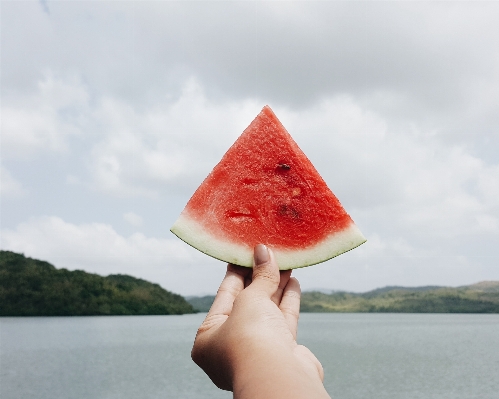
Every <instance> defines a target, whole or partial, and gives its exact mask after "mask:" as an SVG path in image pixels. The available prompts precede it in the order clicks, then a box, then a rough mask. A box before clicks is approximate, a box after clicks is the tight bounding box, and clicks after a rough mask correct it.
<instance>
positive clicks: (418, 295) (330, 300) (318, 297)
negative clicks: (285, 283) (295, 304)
mask: <svg viewBox="0 0 499 399" xmlns="http://www.w3.org/2000/svg"><path fill="white" fill-rule="evenodd" d="M301 311H302V312H385V313H499V282H493V281H488V282H483V283H478V284H474V285H470V286H465V287H458V288H450V287H415V288H407V287H386V288H383V289H378V290H374V291H370V292H366V293H364V294H354V293H349V292H335V293H332V294H323V293H321V292H305V293H303V295H302V302H301Z"/></svg>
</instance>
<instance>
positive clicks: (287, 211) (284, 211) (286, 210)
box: [279, 205, 300, 219]
mask: <svg viewBox="0 0 499 399" xmlns="http://www.w3.org/2000/svg"><path fill="white" fill-rule="evenodd" d="M279 215H281V216H291V217H292V218H293V219H299V218H300V213H299V212H298V211H297V210H296V209H295V208H293V207H291V206H288V205H280V206H279Z"/></svg>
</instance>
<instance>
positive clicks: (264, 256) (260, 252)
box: [254, 244, 270, 266]
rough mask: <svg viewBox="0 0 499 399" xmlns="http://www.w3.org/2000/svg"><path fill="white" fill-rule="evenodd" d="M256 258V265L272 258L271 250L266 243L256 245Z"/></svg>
mask: <svg viewBox="0 0 499 399" xmlns="http://www.w3.org/2000/svg"><path fill="white" fill-rule="evenodd" d="M254 259H255V266H258V265H261V264H263V263H266V262H268V261H269V259H270V256H269V250H268V249H267V247H266V246H265V245H263V244H258V245H257V246H256V247H255V253H254Z"/></svg>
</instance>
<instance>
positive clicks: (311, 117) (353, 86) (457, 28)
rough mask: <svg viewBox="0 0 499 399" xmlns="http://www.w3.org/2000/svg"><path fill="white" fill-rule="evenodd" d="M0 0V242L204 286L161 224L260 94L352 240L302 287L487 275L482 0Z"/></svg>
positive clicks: (496, 162)
mask: <svg viewBox="0 0 499 399" xmlns="http://www.w3.org/2000/svg"><path fill="white" fill-rule="evenodd" d="M0 6H1V10H0V11H1V82H0V83H1V86H0V90H1V214H0V218H1V219H0V220H1V226H0V228H1V243H0V247H1V249H8V250H12V251H17V252H22V253H24V254H25V255H26V256H30V257H35V258H39V259H44V260H47V261H49V262H51V263H53V264H54V265H55V266H57V267H65V268H68V269H83V270H86V271H90V272H95V273H99V274H102V275H107V274H110V273H126V274H130V275H133V276H137V277H141V278H144V279H147V280H150V281H153V282H157V283H159V284H161V285H162V286H163V287H164V288H166V289H169V290H172V291H174V292H178V293H181V294H184V295H195V294H205V293H214V292H215V291H216V289H217V287H218V284H219V282H220V280H221V278H222V276H223V274H224V270H225V264H223V263H222V262H220V261H216V260H214V259H211V258H209V257H207V256H205V255H203V254H200V253H198V252H197V251H195V250H193V249H192V248H190V247H189V246H187V245H186V244H184V243H183V242H181V241H180V240H179V239H177V238H176V237H175V236H173V234H172V233H170V231H169V229H170V227H171V225H172V224H173V222H174V221H175V220H176V218H177V216H178V215H179V213H180V212H181V211H182V209H183V207H184V205H185V203H186V202H187V200H188V199H189V197H190V195H191V194H192V193H193V192H194V190H195V189H196V188H197V186H198V185H199V184H200V183H201V181H202V180H203V179H204V177H205V176H206V175H207V174H208V173H209V171H210V170H211V168H212V167H213V166H214V165H215V164H216V163H217V161H218V160H219V159H220V157H221V156H222V155H223V154H224V152H225V151H226V150H227V149H228V147H229V146H230V145H231V144H232V142H233V141H234V140H235V139H236V138H237V137H238V135H239V134H240V133H241V132H242V131H243V129H244V128H245V127H246V126H247V125H248V124H249V123H250V122H251V120H252V119H253V118H254V117H255V116H256V115H257V114H258V112H259V111H260V109H261V108H262V107H263V106H264V105H265V104H269V105H270V106H271V107H272V108H273V110H274V111H275V113H276V114H277V116H278V117H279V118H280V119H281V121H282V122H283V124H284V126H286V128H287V129H288V131H289V132H290V133H291V135H292V136H293V137H294V138H295V140H296V141H297V142H298V144H299V145H300V146H301V148H302V149H303V150H304V152H305V153H306V154H307V155H308V156H309V158H310V159H311V161H312V162H313V163H314V164H315V165H316V168H317V169H318V170H319V172H320V173H321V174H322V175H323V177H324V179H325V180H326V182H327V183H328V185H329V186H330V188H331V189H332V191H333V192H334V193H335V194H336V195H337V196H338V198H339V199H340V201H341V202H342V203H343V205H344V206H345V208H346V209H347V211H348V212H349V213H350V215H351V216H352V218H353V219H354V220H355V222H356V224H357V225H358V226H359V227H360V229H361V230H362V231H363V232H364V234H365V236H366V237H367V238H368V242H367V243H366V244H364V245H363V246H362V247H360V248H358V249H356V250H354V251H351V252H349V253H347V254H344V255H342V256H340V257H338V258H335V259H332V260H330V261H328V262H325V263H323V264H320V265H317V266H314V267H309V268H305V269H302V270H297V271H296V272H295V275H296V276H297V277H298V278H299V280H300V282H301V283H302V287H303V288H304V289H312V288H329V289H343V290H351V291H365V290H369V289H373V288H377V287H382V286H386V285H406V286H417V285H430V284H431V285H452V286H457V285H464V284H471V283H475V282H478V281H481V280H499V248H498V247H499V245H498V244H499V24H498V20H499V3H498V2H433V3H430V2H345V1H342V2H324V1H323V2H311V1H309V2H285V1H280V2H251V1H247V2H227V1H219V2H211V1H199V2H187V1H181V2H166V1H123V2H120V1H78V2H69V1H50V0H44V1H38V2H37V1H2V2H1V4H0Z"/></svg>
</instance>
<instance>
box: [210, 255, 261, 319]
mask: <svg viewBox="0 0 499 399" xmlns="http://www.w3.org/2000/svg"><path fill="white" fill-rule="evenodd" d="M250 273H251V269H250V268H248V267H242V266H235V265H231V264H228V265H227V272H226V273H225V277H224V279H223V280H222V283H221V284H220V287H219V288H218V291H217V295H216V296H215V300H214V301H213V304H212V305H211V308H210V311H209V312H208V315H209V316H213V315H225V316H229V315H230V312H231V311H232V305H233V304H234V300H235V299H236V297H237V296H238V295H239V293H240V292H241V291H242V290H243V289H244V280H245V278H247V277H248V276H249V275H250Z"/></svg>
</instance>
